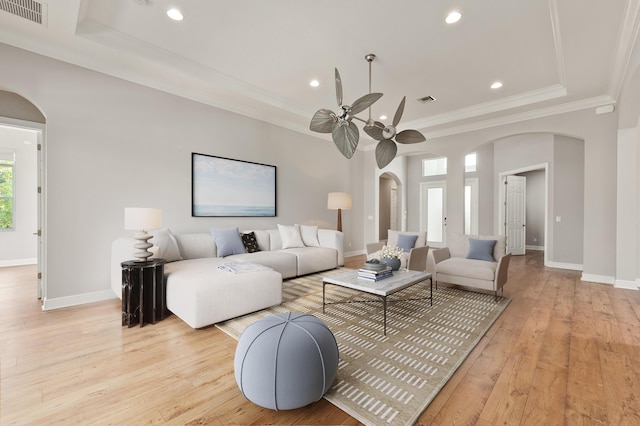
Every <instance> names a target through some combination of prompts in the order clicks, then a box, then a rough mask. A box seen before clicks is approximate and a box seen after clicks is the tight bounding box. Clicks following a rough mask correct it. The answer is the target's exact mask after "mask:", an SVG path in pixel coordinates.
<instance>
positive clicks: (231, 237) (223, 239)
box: [211, 228, 247, 257]
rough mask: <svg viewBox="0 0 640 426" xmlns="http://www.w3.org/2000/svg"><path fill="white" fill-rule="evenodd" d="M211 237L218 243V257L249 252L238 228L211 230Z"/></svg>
mask: <svg viewBox="0 0 640 426" xmlns="http://www.w3.org/2000/svg"><path fill="white" fill-rule="evenodd" d="M211 235H212V236H213V239H214V241H215V242H216V248H217V251H218V257H225V256H229V255H232V254H242V253H246V252H247V251H246V250H245V249H244V244H242V238H240V231H238V228H211Z"/></svg>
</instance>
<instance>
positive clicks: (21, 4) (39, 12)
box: [0, 0, 47, 26]
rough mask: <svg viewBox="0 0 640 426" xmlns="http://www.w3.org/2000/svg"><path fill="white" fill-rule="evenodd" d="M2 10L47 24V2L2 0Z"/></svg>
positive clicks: (0, 1)
mask: <svg viewBox="0 0 640 426" xmlns="http://www.w3.org/2000/svg"><path fill="white" fill-rule="evenodd" d="M0 10H4V11H5V12H9V13H11V14H13V15H16V16H19V17H21V18H24V19H28V20H29V21H32V22H35V23H37V24H41V25H44V26H46V25H47V4H46V3H40V2H38V1H35V0H0Z"/></svg>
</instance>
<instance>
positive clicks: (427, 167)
mask: <svg viewBox="0 0 640 426" xmlns="http://www.w3.org/2000/svg"><path fill="white" fill-rule="evenodd" d="M446 174H447V157H440V158H427V159H424V160H422V176H424V177H427V176H441V175H446Z"/></svg>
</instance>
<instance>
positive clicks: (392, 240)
mask: <svg viewBox="0 0 640 426" xmlns="http://www.w3.org/2000/svg"><path fill="white" fill-rule="evenodd" d="M400 234H403V235H416V236H417V237H418V238H417V239H416V242H415V244H414V245H413V247H424V246H426V245H427V233H426V232H400V231H394V230H392V229H389V231H388V237H387V245H389V246H391V247H398V235H400Z"/></svg>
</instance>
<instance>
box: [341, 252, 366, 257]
mask: <svg viewBox="0 0 640 426" xmlns="http://www.w3.org/2000/svg"><path fill="white" fill-rule="evenodd" d="M361 254H367V252H366V251H365V250H355V251H348V252H346V253H345V254H344V257H351V256H360V255H361Z"/></svg>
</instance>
